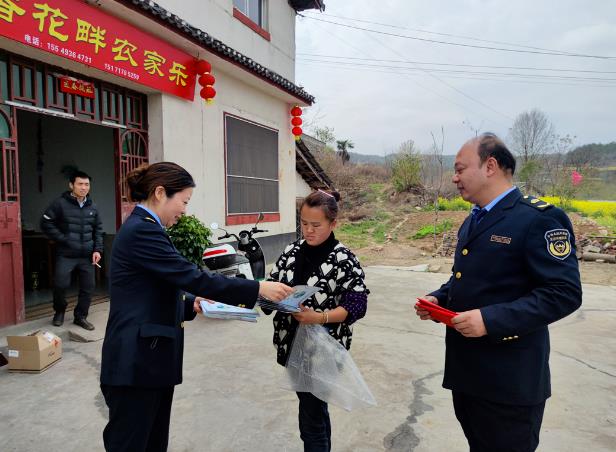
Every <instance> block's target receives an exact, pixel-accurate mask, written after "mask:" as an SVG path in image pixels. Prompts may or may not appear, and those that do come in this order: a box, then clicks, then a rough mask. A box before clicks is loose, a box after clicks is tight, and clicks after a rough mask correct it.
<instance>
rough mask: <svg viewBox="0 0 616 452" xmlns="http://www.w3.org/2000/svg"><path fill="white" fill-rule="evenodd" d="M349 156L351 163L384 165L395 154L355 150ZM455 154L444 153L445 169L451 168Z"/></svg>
mask: <svg viewBox="0 0 616 452" xmlns="http://www.w3.org/2000/svg"><path fill="white" fill-rule="evenodd" d="M349 154H350V156H351V162H353V163H370V164H373V165H386V164H387V162H388V161H389V160H391V159H392V158H393V157H394V155H395V154H388V155H385V156H383V155H375V154H359V153H357V152H349ZM455 158H456V156H455V155H444V156H443V167H444V168H445V169H451V168H453V162H454V160H455Z"/></svg>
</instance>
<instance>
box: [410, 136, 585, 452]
mask: <svg viewBox="0 0 616 452" xmlns="http://www.w3.org/2000/svg"><path fill="white" fill-rule="evenodd" d="M454 169H455V174H454V176H453V182H454V183H455V184H456V186H457V188H458V190H459V192H460V195H461V196H462V198H464V199H465V200H466V201H469V202H471V203H473V204H474V205H475V207H474V208H473V211H472V213H471V215H469V217H468V218H467V219H466V220H465V221H464V223H463V224H462V226H461V227H460V230H459V232H458V245H457V247H456V253H455V257H454V264H453V269H452V270H453V271H452V275H451V278H450V279H449V281H448V282H447V283H445V284H444V285H443V286H442V287H441V288H440V289H438V290H436V291H434V292H432V293H431V294H430V295H428V296H426V297H425V298H427V299H428V300H429V301H432V302H434V303H437V304H439V305H440V306H443V307H445V308H448V309H450V310H452V311H456V312H457V313H458V315H456V316H455V317H454V318H453V319H452V321H453V324H454V325H453V326H454V327H453V328H447V333H446V337H445V344H446V351H445V375H444V378H443V387H445V388H447V389H451V390H452V396H453V405H454V410H455V414H456V417H457V418H458V421H459V422H460V424H461V426H462V429H463V431H464V434H465V436H466V438H467V439H468V442H469V446H470V450H471V452H532V451H534V450H535V449H536V448H537V445H538V443H539V431H540V428H541V421H542V418H543V411H544V408H545V401H546V399H547V398H548V397H550V394H551V388H550V368H549V363H548V360H549V355H550V339H549V333H548V325H549V324H550V323H552V322H555V321H557V320H559V319H562V318H563V317H565V316H567V315H569V314H571V313H572V312H573V311H575V310H576V309H577V308H579V307H580V304H581V303H582V287H581V284H580V273H579V270H578V262H577V257H576V253H575V237H574V235H573V228H572V225H571V222H570V221H569V218H568V217H567V215H566V214H565V213H564V212H563V211H562V210H561V209H559V208H557V207H554V206H553V205H550V204H548V203H546V202H543V201H541V200H540V199H537V198H533V197H532V196H525V195H522V193H521V192H520V190H518V189H517V188H516V187H515V186H514V185H513V173H514V171H515V159H514V158H513V156H512V155H511V153H510V152H509V150H508V149H507V147H506V146H505V144H504V143H503V142H502V141H501V140H500V139H498V138H497V137H496V136H495V135H493V134H483V135H480V136H479V137H477V138H474V139H472V140H470V141H469V142H467V143H466V144H465V145H464V146H463V147H462V149H460V151H459V152H458V154H457V155H456V161H455V167H454ZM416 309H417V314H418V315H419V316H420V317H421V318H422V319H423V320H429V319H431V317H430V314H429V312H428V311H426V310H423V309H421V308H418V307H416Z"/></svg>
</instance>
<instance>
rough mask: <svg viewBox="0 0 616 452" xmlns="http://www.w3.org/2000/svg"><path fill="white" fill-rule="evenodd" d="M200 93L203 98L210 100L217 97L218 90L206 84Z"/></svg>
mask: <svg viewBox="0 0 616 452" xmlns="http://www.w3.org/2000/svg"><path fill="white" fill-rule="evenodd" d="M199 94H200V95H201V97H202V98H204V99H205V100H206V101H208V102H209V101H211V100H212V99H214V97H216V90H215V89H214V88H213V87H212V86H206V87H205V88H203V89H202V90H201V91H200V92H199Z"/></svg>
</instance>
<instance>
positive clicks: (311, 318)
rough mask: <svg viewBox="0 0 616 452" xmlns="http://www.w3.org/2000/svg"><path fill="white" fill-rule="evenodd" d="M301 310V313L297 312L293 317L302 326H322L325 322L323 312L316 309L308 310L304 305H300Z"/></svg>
mask: <svg viewBox="0 0 616 452" xmlns="http://www.w3.org/2000/svg"><path fill="white" fill-rule="evenodd" d="M299 308H300V309H301V312H296V313H295V314H292V315H293V317H295V320H297V321H298V322H299V323H301V324H302V325H307V324H311V323H318V324H322V323H324V322H325V315H324V314H323V313H322V312H317V311H315V310H314V309H311V308H307V307H306V306H304V305H303V304H300V305H299Z"/></svg>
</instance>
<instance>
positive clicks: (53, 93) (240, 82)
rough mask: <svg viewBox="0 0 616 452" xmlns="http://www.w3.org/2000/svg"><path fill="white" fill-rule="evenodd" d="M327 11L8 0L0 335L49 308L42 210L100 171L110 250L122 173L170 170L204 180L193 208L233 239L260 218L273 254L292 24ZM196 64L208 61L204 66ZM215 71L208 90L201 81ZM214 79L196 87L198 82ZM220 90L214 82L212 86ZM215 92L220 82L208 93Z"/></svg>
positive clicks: (284, 218) (295, 99) (122, 213)
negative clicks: (75, 178) (157, 167)
mask: <svg viewBox="0 0 616 452" xmlns="http://www.w3.org/2000/svg"><path fill="white" fill-rule="evenodd" d="M322 7H323V4H322V1H319V0H313V1H291V0H289V1H286V0H182V1H180V0H159V1H158V2H156V3H155V2H153V1H140V0H92V1H85V2H84V1H81V0H48V1H47V2H46V3H42V2H36V1H34V0H1V1H0V153H1V157H2V158H1V159H0V165H1V166H0V177H1V179H0V325H7V324H14V323H19V322H22V321H24V320H25V319H26V318H27V314H28V313H31V312H36V310H37V309H43V308H45V306H48V305H49V302H50V300H51V285H52V275H53V265H54V252H55V250H54V244H53V243H50V242H49V241H48V240H47V239H46V238H45V237H44V236H43V235H42V233H41V231H40V227H39V219H40V215H41V213H42V211H43V209H44V208H45V207H46V205H47V204H49V203H50V202H51V201H52V200H53V199H54V198H55V197H57V196H59V195H60V193H61V192H62V191H64V190H66V189H68V182H67V178H66V175H67V174H68V173H70V171H71V170H74V169H80V170H82V171H85V172H87V173H88V174H90V175H91V176H92V191H91V195H92V198H93V200H94V201H95V203H96V204H97V206H98V208H99V211H100V212H101V215H102V217H103V224H104V232H105V249H106V253H105V256H104V261H103V263H104V265H103V269H102V270H100V271H98V273H97V286H98V287H99V293H100V295H101V296H104V295H105V292H106V290H105V287H106V280H105V277H106V271H105V270H106V264H107V263H108V258H109V253H110V249H111V243H112V242H113V237H114V235H115V233H116V231H117V229H118V228H119V226H120V225H121V223H122V221H123V220H124V219H125V218H126V216H127V215H128V214H129V213H130V211H131V210H132V208H133V207H134V205H133V204H132V203H130V202H129V201H128V199H127V196H126V189H125V186H124V184H123V176H124V175H125V174H126V173H127V172H128V171H130V170H131V169H133V168H135V167H137V166H139V165H140V164H142V163H145V162H156V161H162V160H171V161H174V162H177V163H178V164H180V165H182V166H184V167H186V168H187V169H188V170H189V171H190V172H191V174H192V175H193V177H194V178H195V182H196V184H197V188H196V189H195V191H194V194H193V198H192V201H191V205H190V207H189V211H190V212H189V213H192V214H195V215H196V216H197V217H198V218H199V219H201V220H202V221H203V222H204V223H206V224H209V223H210V222H217V223H219V224H221V225H225V228H226V229H228V230H229V231H232V232H237V231H239V230H240V229H242V228H244V227H246V225H250V224H251V223H253V222H254V221H255V220H256V217H257V215H258V213H259V212H263V213H264V214H265V220H264V224H263V226H264V228H265V229H268V230H269V235H268V236H267V237H264V238H263V239H262V240H261V241H262V244H263V246H264V248H265V251H266V255H267V256H268V257H269V258H270V259H271V258H272V257H274V255H275V253H277V252H278V250H279V249H280V247H281V246H283V245H284V244H285V243H287V242H289V241H290V240H292V239H293V238H294V237H295V229H296V219H295V199H296V183H297V180H296V147H295V140H294V136H293V135H292V133H291V128H292V126H291V124H290V114H289V111H290V109H291V108H292V107H293V106H295V105H299V106H307V105H310V104H312V102H313V101H314V99H313V97H312V96H311V95H310V94H308V93H307V92H306V91H305V90H304V89H303V88H301V87H299V86H297V85H296V84H295V83H294V78H295V72H294V71H295V15H296V12H297V11H299V10H303V9H307V8H317V9H322ZM200 62H206V64H205V65H203V64H200ZM204 67H206V68H207V70H206V71H205V72H206V73H209V74H211V75H212V76H213V78H212V77H208V78H207V80H208V83H207V85H208V90H205V95H206V97H210V98H211V97H212V92H213V91H212V89H211V88H213V89H214V90H215V97H214V98H213V101H211V99H210V101H208V102H205V101H204V99H202V98H201V92H202V91H201V90H202V88H204V87H205V86H206V85H203V86H201V84H200V82H199V80H200V77H203V72H202V69H203V68H204ZM203 80H205V79H203V78H202V79H201V81H203ZM214 80H215V81H214ZM212 82H213V84H212Z"/></svg>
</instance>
